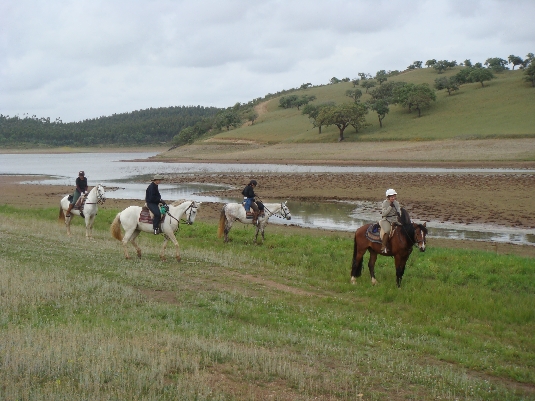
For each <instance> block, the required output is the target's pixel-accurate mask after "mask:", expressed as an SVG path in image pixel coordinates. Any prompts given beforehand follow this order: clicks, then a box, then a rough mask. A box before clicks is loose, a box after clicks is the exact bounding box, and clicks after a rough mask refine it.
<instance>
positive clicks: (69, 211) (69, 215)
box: [65, 203, 74, 217]
mask: <svg viewBox="0 0 535 401" xmlns="http://www.w3.org/2000/svg"><path fill="white" fill-rule="evenodd" d="M73 207H74V203H69V208H68V209H67V213H66V214H65V217H71V210H72V208H73Z"/></svg>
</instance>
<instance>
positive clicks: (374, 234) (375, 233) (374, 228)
mask: <svg viewBox="0 0 535 401" xmlns="http://www.w3.org/2000/svg"><path fill="white" fill-rule="evenodd" d="M366 238H368V239H369V240H370V241H371V242H376V243H378V244H381V228H380V226H379V223H375V224H370V226H369V227H368V229H367V230H366Z"/></svg>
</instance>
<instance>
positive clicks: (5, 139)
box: [0, 106, 220, 146]
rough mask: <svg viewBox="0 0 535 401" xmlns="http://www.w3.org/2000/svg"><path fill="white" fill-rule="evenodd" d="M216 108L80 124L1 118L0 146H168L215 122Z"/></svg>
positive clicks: (179, 108) (170, 110)
mask: <svg viewBox="0 0 535 401" xmlns="http://www.w3.org/2000/svg"><path fill="white" fill-rule="evenodd" d="M219 111H220V109H218V108H216V107H203V106H175V107H160V108H150V109H146V110H136V111H132V112H130V113H121V114H113V115H111V116H102V117H98V118H93V119H87V120H84V121H79V122H69V123H64V122H62V121H61V119H56V120H55V121H50V118H44V117H40V118H38V117H37V116H35V115H34V116H32V117H29V116H25V117H23V118H21V117H19V116H13V117H10V116H4V115H0V146H1V145H7V146H18V145H44V146H94V145H149V144H158V143H162V142H165V143H169V142H170V141H171V140H172V139H173V137H174V136H175V135H177V134H178V133H179V132H180V131H181V130H183V129H184V128H187V127H191V126H194V125H196V124H199V123H201V122H202V121H204V120H207V119H208V120H212V119H213V118H214V116H215V115H216V114H217V113H218V112H219Z"/></svg>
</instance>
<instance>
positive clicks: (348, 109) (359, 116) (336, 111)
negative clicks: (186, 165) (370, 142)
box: [317, 103, 368, 142]
mask: <svg viewBox="0 0 535 401" xmlns="http://www.w3.org/2000/svg"><path fill="white" fill-rule="evenodd" d="M367 113H368V108H367V107H366V106H365V105H364V104H362V103H343V104H340V105H335V106H327V107H323V108H321V110H320V112H319V114H318V117H317V120H318V121H319V123H320V124H321V125H326V126H329V125H336V126H337V127H338V130H339V132H340V137H339V138H338V141H339V142H341V141H343V140H344V131H345V129H346V128H347V127H348V126H349V125H352V126H353V127H355V130H357V131H358V129H359V128H360V127H363V126H365V124H366V123H365V121H366V114H367Z"/></svg>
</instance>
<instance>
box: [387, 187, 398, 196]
mask: <svg viewBox="0 0 535 401" xmlns="http://www.w3.org/2000/svg"><path fill="white" fill-rule="evenodd" d="M397 194H398V193H397V192H396V191H395V190H394V189H392V188H390V189H387V190H386V196H392V195H397Z"/></svg>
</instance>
